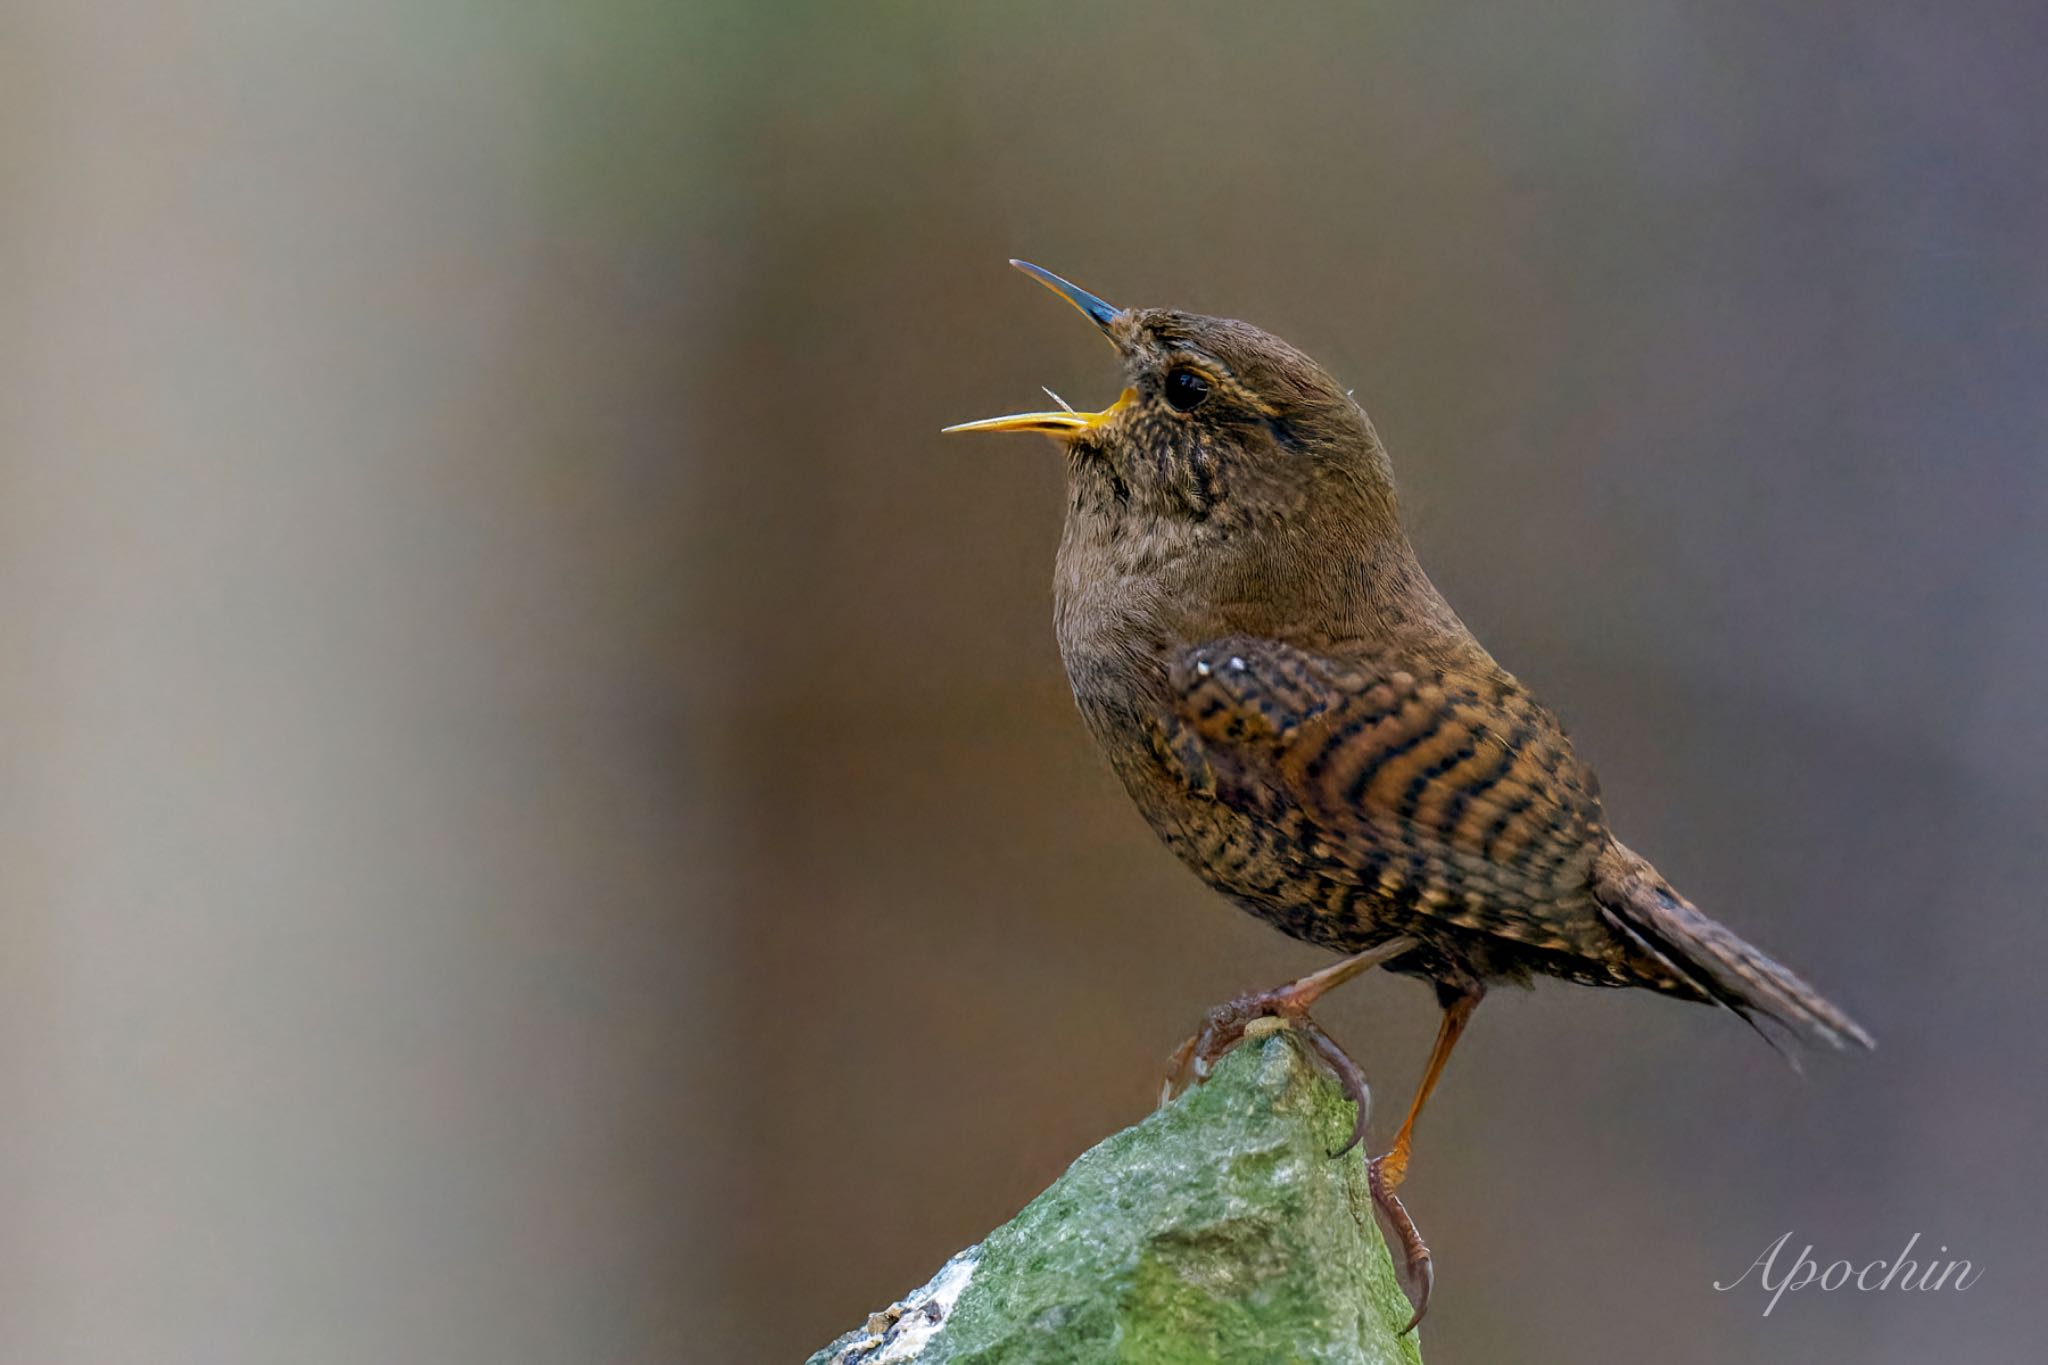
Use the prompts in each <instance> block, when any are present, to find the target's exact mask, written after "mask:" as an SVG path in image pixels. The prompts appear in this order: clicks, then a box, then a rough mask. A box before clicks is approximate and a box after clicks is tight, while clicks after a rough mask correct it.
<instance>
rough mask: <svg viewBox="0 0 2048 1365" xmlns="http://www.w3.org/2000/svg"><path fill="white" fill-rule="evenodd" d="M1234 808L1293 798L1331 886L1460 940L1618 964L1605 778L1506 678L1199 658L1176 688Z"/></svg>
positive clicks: (1280, 654) (1236, 652) (1233, 654)
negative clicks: (1357, 891) (1267, 798)
mask: <svg viewBox="0 0 2048 1365" xmlns="http://www.w3.org/2000/svg"><path fill="white" fill-rule="evenodd" d="M1170 678H1171V682H1172V687H1173V693H1174V697H1175V702H1176V707H1177V710H1178V719H1179V721H1180V725H1181V727H1182V728H1183V730H1184V731H1191V732H1192V734H1193V737H1194V739H1195V741H1196V742H1198V743H1199V744H1200V745H1201V747H1202V749H1203V751H1204V754H1205V757H1206V758H1207V760H1208V765H1209V767H1210V769H1211V770H1212V771H1213V776H1214V781H1215V783H1216V786H1217V796H1218V799H1222V800H1232V799H1240V800H1245V801H1253V800H1255V797H1254V794H1255V793H1257V792H1261V791H1266V792H1272V791H1277V792H1278V793H1279V794H1280V796H1281V797H1282V799H1283V800H1284V801H1286V802H1287V803H1288V804H1290V805H1291V806H1292V807H1293V808H1294V809H1296V810H1298V811H1299V812H1301V814H1302V815H1303V816H1305V817H1306V819H1307V821H1308V823H1309V825H1310V826H1311V827H1312V836H1313V837H1312V838H1311V839H1310V840H1309V841H1308V842H1309V846H1308V847H1307V848H1305V849H1304V850H1303V855H1302V856H1303V857H1304V858H1309V859H1313V862H1314V864H1315V869H1316V871H1317V873H1318V874H1319V875H1321V876H1324V877H1328V878H1333V879H1336V880H1339V881H1347V882H1349V883H1351V884H1353V885H1356V886H1359V887H1361V888H1365V889H1366V890H1368V891H1370V892H1372V893H1374V894H1375V895H1376V896H1377V897H1378V898H1379V899H1380V900H1381V901H1382V902H1384V903H1387V904H1390V905H1392V906H1394V907H1396V908H1399V909H1402V910H1409V911H1413V912H1415V913H1418V914H1420V915H1423V916H1426V917H1428V918H1429V919H1434V920H1437V921H1440V922H1443V923H1446V924H1450V925H1456V926H1458V927H1459V928H1463V929H1467V930H1472V931H1478V932H1481V933H1486V934H1492V935H1497V936H1500V937H1503V938H1507V939H1512V940H1515V941H1516V942H1518V943H1520V944H1523V945H1525V946H1527V947H1530V948H1536V949H1540V950H1545V951H1551V952H1558V953H1563V954H1566V955H1569V956H1572V957H1581V958H1583V957H1593V958H1599V959H1608V958H1611V957H1612V956H1613V954H1614V951H1615V946H1616V945H1615V941H1614V931H1613V929H1612V928H1611V926H1609V925H1608V924H1607V923H1606V921H1605V920H1604V918H1603V917H1602V915H1601V913H1600V910H1599V908H1598V906H1597V905H1596V904H1595V903H1594V901H1593V898H1592V895H1591V893H1590V890H1589V883H1590V880H1591V870H1592V865H1593V860H1594V858H1595V857H1596V856H1597V854H1598V853H1599V851H1600V850H1601V848H1603V847H1604V846H1605V845H1606V843H1607V836H1606V834H1605V832H1604V830H1603V827H1602V822H1601V811H1600V798H1599V793H1598V790H1597V786H1596V784H1595V782H1594V780H1593V776H1592V774H1591V773H1590V772H1589V771H1587V770H1586V769H1585V768H1584V767H1583V766H1582V765H1581V764H1580V763H1579V762H1578V760H1577V758H1576V757H1574V755H1573V754H1572V751H1571V744H1570V742H1569V741H1568V740H1567V739H1566V738H1565V735H1564V731H1563V728H1562V727H1561V726H1560V725H1559V724H1558V722H1557V720H1556V718H1555V717H1553V716H1552V715H1551V714H1550V713H1549V712H1547V711H1545V710H1544V709H1543V708H1542V707H1541V706H1540V705H1538V704H1537V703H1536V702H1535V701H1534V700H1533V699H1532V698H1531V697H1529V695H1528V694H1527V693H1526V692H1524V691H1523V690H1522V689H1521V688H1520V687H1519V686H1518V685H1516V684H1515V683H1514V681H1513V680H1512V679H1510V678H1507V677H1506V675H1505V674H1497V675H1496V676H1495V677H1491V678H1483V679H1474V678H1467V677H1463V676H1457V675H1451V674H1446V673H1443V672H1440V671H1437V670H1433V669H1430V668H1426V667H1418V666H1413V665H1409V666H1395V665H1393V664H1391V663H1374V662H1371V661H1361V660H1358V659H1338V658H1333V657H1329V656H1324V655H1320V654H1314V653H1310V652H1308V651H1305V650H1299V649H1295V648H1293V647H1291V646H1288V645H1283V644H1279V643H1276V642H1274V641H1270V640H1261V639H1255V638H1250V637H1232V638H1226V639H1222V640H1216V641H1212V642H1210V643H1207V644H1204V645H1200V646H1197V647H1195V648H1193V649H1190V650H1187V651H1185V652H1184V653H1183V654H1182V655H1181V656H1180V657H1179V658H1177V659H1176V660H1175V661H1174V663H1173V665H1172V668H1171V670H1170Z"/></svg>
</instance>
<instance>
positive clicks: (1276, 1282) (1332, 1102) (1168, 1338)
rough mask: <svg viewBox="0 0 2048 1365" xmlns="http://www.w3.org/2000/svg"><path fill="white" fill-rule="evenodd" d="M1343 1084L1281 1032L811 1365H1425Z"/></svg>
mask: <svg viewBox="0 0 2048 1365" xmlns="http://www.w3.org/2000/svg"><path fill="white" fill-rule="evenodd" d="M1351 1121H1352V1110H1351V1105H1350V1104H1349V1102H1348V1101H1346V1100H1345V1098H1344V1096H1343V1094H1342V1092H1341V1091H1339V1090H1338V1088H1337V1086H1336V1084H1335V1083H1334V1082H1333V1081H1331V1080H1330V1079H1328V1078H1327V1077H1326V1076H1324V1075H1323V1074H1322V1072H1321V1071H1319V1070H1318V1069H1317V1068H1316V1067H1315V1065H1314V1064H1313V1063H1312V1062H1310V1061H1309V1059H1308V1058H1307V1056H1306V1055H1305V1054H1304V1053H1303V1052H1302V1050H1301V1048H1300V1045H1299V1044H1298V1043H1297V1042H1296V1041H1295V1039H1294V1036H1293V1035H1292V1034H1291V1033H1289V1032H1287V1031H1285V1030H1281V1031H1278V1032H1275V1033H1272V1034H1270V1035H1268V1036H1266V1037H1263V1038H1260V1039H1256V1040H1254V1041H1250V1042H1247V1043H1245V1044H1244V1045H1243V1046H1241V1047H1239V1048H1237V1049H1236V1050H1235V1051H1233V1052H1231V1053H1230V1054H1229V1055H1228V1056H1226V1057H1225V1058H1224V1059H1223V1061H1222V1062H1221V1063H1220V1064H1219V1065H1218V1066H1217V1068H1216V1072H1215V1075H1214V1076H1212V1077H1211V1078H1210V1080H1209V1082H1208V1083H1207V1084H1206V1085H1201V1086H1197V1087H1195V1088H1193V1089H1192V1090H1190V1091H1188V1092H1187V1093H1186V1094H1184V1095H1182V1096H1180V1097H1179V1098H1178V1099H1176V1100H1174V1101H1173V1103H1171V1104H1169V1105H1167V1106H1166V1107H1165V1108H1163V1109H1161V1110H1160V1111H1159V1112H1157V1113H1155V1114H1153V1115H1152V1116H1151V1117H1150V1118H1148V1119H1146V1120H1145V1121H1144V1122H1142V1123H1140V1124H1137V1125H1136V1126H1135V1127H1131V1128H1127V1129H1125V1130H1124V1131H1123V1132H1121V1133H1118V1134H1117V1135H1116V1136H1114V1137H1112V1138H1110V1139H1108V1140H1107V1141H1105V1142H1103V1143H1102V1144H1100V1145H1099V1146H1097V1147H1095V1148H1094V1149H1093V1150H1091V1151H1089V1152H1087V1153H1086V1154H1084V1155H1083V1156H1082V1157H1081V1158H1080V1159H1079V1160H1078V1161H1076V1162H1075V1163H1074V1164H1073V1165H1072V1166H1071V1167H1069V1168H1068V1170H1067V1173H1066V1174H1065V1175H1063V1176H1061V1177H1060V1178H1059V1180H1057V1181H1056V1182H1054V1184H1053V1185H1052V1186H1051V1188H1049V1189H1047V1190H1046V1191H1045V1192H1044V1193H1043V1194H1041V1195H1039V1196H1038V1197H1037V1198H1036V1199H1034V1200H1032V1201H1031V1203H1030V1204H1028V1205H1026V1206H1025V1208H1024V1211H1023V1212H1022V1213H1020V1214H1018V1215H1017V1217H1016V1218H1015V1219H1013V1220H1012V1221H1010V1222H1009V1223H1006V1224H1005V1225H1003V1226H1002V1227H1000V1228H998V1229H996V1230H995V1231H994V1232H992V1233H990V1234H989V1236H988V1238H987V1239H986V1240H985V1241H983V1242H982V1243H981V1244H980V1245H979V1246H975V1247H970V1248H968V1249H967V1250H966V1251H963V1252H961V1253H960V1254H959V1255H958V1256H955V1257H954V1258H953V1259H952V1260H950V1261H948V1262H947V1263H946V1265H945V1266H944V1267H943V1268H941V1269H940V1271H939V1273H938V1274H937V1275H935V1276H934V1277H933V1278H932V1280H931V1282H930V1283H928V1284H926V1285H925V1286H924V1287H923V1288H921V1289H919V1290H918V1291H917V1292H915V1293H913V1294H911V1295H910V1296H908V1297H907V1298H905V1299H903V1300H902V1301H901V1302H899V1303H896V1304H893V1305H891V1306H890V1307H889V1308H888V1309H886V1310H884V1311H883V1312H881V1313H877V1314H875V1315H874V1316H873V1317H872V1318H870V1319H869V1320H868V1323H867V1326H866V1327H865V1328H862V1329H858V1330H856V1331H853V1332H849V1333H848V1334H847V1335H845V1336H844V1337H841V1338H840V1339H839V1340H838V1341H835V1342H833V1343H832V1345H830V1346H828V1347H826V1348H825V1349H824V1350H822V1351H820V1352H818V1353H817V1354H816V1355H814V1356H812V1357H811V1360H810V1365H902V1362H909V1361H915V1362H918V1365H939V1362H946V1363H947V1365H955V1363H964V1362H970V1361H972V1362H977V1363H981V1365H997V1362H1001V1363H1002V1365H1010V1363H1011V1362H1018V1363H1020V1365H1022V1363H1024V1362H1029V1363H1030V1365H1039V1363H1040V1362H1044V1365H1054V1363H1055V1362H1075V1363H1076V1365H1079V1363H1080V1362H1096V1361H1102V1362H1110V1361H1117V1362H1126V1361H1127V1362H1144V1363H1145V1365H1177V1362H1189V1363H1190V1365H1192V1363H1193V1362H1216V1361H1250V1362H1259V1363H1260V1365H1266V1363H1267V1362H1276V1363H1277V1362H1288V1361H1302V1362H1317V1363H1318V1365H1325V1363H1327V1365H1339V1363H1340V1362H1341V1365H1396V1363H1397V1362H1405V1363H1406V1365H1420V1361H1421V1356H1420V1354H1419V1353H1418V1351H1417V1347H1416V1340H1415V1334H1414V1333H1409V1334H1408V1335H1406V1336H1397V1335H1396V1334H1397V1333H1399V1332H1400V1330H1401V1328H1402V1327H1403V1326H1404V1325H1405V1324H1406V1323H1407V1321H1408V1316H1409V1305H1408V1300H1407V1298H1406V1297H1405V1296H1404V1295H1403V1294H1402V1292H1401V1287H1400V1285H1399V1283H1398V1281H1397V1280H1396V1279H1395V1276H1394V1269H1393V1264H1392V1262H1391V1260H1390V1259H1389V1258H1388V1255H1387V1249H1386V1244H1385V1243H1384V1242H1383V1241H1382V1240H1381V1237H1380V1232H1379V1228H1378V1226H1377V1225H1376V1224H1375V1223H1374V1221H1373V1213H1372V1198H1371V1195H1370V1193H1369V1191H1368V1189H1367V1186H1366V1174H1365V1161H1364V1158H1363V1157H1362V1156H1361V1155H1360V1154H1359V1153H1358V1152H1357V1151H1356V1150H1354V1151H1352V1152H1350V1153H1348V1154H1346V1155H1345V1156H1344V1157H1342V1158H1339V1159H1337V1160H1332V1159H1331V1158H1330V1155H1329V1153H1330V1152H1331V1151H1332V1150H1334V1149H1335V1148H1336V1147H1337V1146H1338V1145H1339V1144H1340V1143H1342V1142H1343V1141H1344V1140H1345V1139H1346V1138H1347V1137H1349V1135H1350V1132H1351Z"/></svg>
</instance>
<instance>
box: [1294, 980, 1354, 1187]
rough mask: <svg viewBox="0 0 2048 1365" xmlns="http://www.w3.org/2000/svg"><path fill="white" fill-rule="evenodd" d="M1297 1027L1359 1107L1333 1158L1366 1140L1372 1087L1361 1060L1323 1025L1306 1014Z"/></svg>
mask: <svg viewBox="0 0 2048 1365" xmlns="http://www.w3.org/2000/svg"><path fill="white" fill-rule="evenodd" d="M1294 1027H1295V1029H1296V1030H1297V1031H1298V1032H1299V1033H1300V1034H1301V1036H1302V1039H1303V1041H1305V1042H1306V1043H1307V1044H1308V1045H1309V1050H1310V1051H1312V1052H1314V1053H1315V1054H1316V1056H1317V1057H1319V1058H1321V1059H1322V1062H1323V1065H1325V1066H1327V1067H1329V1068H1330V1070H1331V1071H1333V1072H1335V1073H1336V1075H1337V1083H1338V1084H1339V1085H1341V1086H1343V1087H1344V1094H1345V1095H1346V1096H1347V1097H1348V1098H1349V1099H1350V1101H1351V1103H1352V1104H1353V1106H1355V1108H1356V1110H1357V1114H1358V1117H1357V1118H1356V1120H1354V1121H1353V1123H1352V1125H1351V1137H1350V1138H1349V1140H1347V1141H1346V1142H1345V1143H1344V1145H1343V1146H1342V1147H1339V1148H1338V1149H1337V1150H1336V1151H1334V1152H1332V1153H1330V1156H1331V1159H1332V1160H1334V1159H1335V1158H1337V1157H1340V1156H1343V1155H1344V1154H1345V1153H1346V1152H1348V1151H1350V1150H1351V1149H1352V1148H1353V1147H1356V1146H1357V1145H1358V1144H1359V1143H1361V1142H1364V1141H1365V1127H1366V1124H1368V1123H1370V1122H1371V1121H1372V1086H1371V1085H1369V1084H1368V1083H1367V1082H1366V1079H1365V1072H1364V1071H1363V1070H1361V1069H1360V1067H1359V1065H1358V1063H1357V1062H1354V1061H1352V1060H1351V1055H1350V1054H1349V1053H1347V1052H1345V1051H1344V1049H1343V1048H1341V1047H1339V1046H1337V1040H1336V1039H1335V1038H1332V1037H1331V1036H1330V1035H1329V1034H1327V1033H1325V1032H1323V1026H1322V1025H1321V1024H1318V1023H1317V1022H1316V1021H1315V1020H1313V1019H1311V1018H1309V1017H1308V1016H1307V1015H1306V1014H1304V1015H1301V1016H1300V1017H1299V1018H1297V1019H1295V1020H1294Z"/></svg>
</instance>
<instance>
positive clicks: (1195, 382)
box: [1166, 370, 1209, 412]
mask: <svg viewBox="0 0 2048 1365" xmlns="http://www.w3.org/2000/svg"><path fill="white" fill-rule="evenodd" d="M1208 400H1209V381H1208V380H1206V379H1204V378H1202V376H1200V375H1198V374H1196V373H1195V372H1194V371H1193V370H1174V371H1172V372H1171V373H1169V374H1168V375H1167V376H1166V404H1167V406H1168V407H1170V408H1172V409H1173V410H1174V411H1175V412H1193V411H1194V410H1195V409H1196V408H1199V407H1200V406H1202V404H1203V403H1206V402H1207V401H1208Z"/></svg>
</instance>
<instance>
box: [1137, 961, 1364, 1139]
mask: <svg viewBox="0 0 2048 1365" xmlns="http://www.w3.org/2000/svg"><path fill="white" fill-rule="evenodd" d="M1303 985H1304V983H1303V982H1300V981H1297V982H1294V983H1293V984H1291V985H1287V986H1282V987H1280V988H1279V989H1278V990H1271V991H1254V992H1253V993H1252V994H1250V995H1240V996H1238V997H1237V998H1236V999H1235V1000H1232V1001H1229V1002H1227V1003H1225V1004H1222V1005H1218V1006H1217V1007H1216V1008H1215V1009H1213V1010H1210V1011H1209V1013H1208V1014H1207V1015H1206V1016H1204V1018H1203V1020H1202V1027H1201V1029H1200V1030H1199V1031H1198V1032H1196V1034H1195V1035H1194V1036H1193V1037H1192V1038H1189V1039H1188V1040H1187V1041H1186V1042H1184V1043H1182V1044H1181V1045H1180V1046H1179V1047H1177V1048H1175V1049H1174V1050H1173V1055H1172V1056H1171V1057H1170V1058H1169V1059H1168V1061H1167V1073H1166V1084H1165V1086H1164V1087H1163V1088H1162V1089H1161V1091H1160V1095H1159V1102H1160V1103H1161V1104H1162V1105H1163V1104H1165V1103H1166V1102H1167V1101H1168V1100H1170V1099H1172V1098H1173V1097H1174V1096H1175V1095H1177V1094H1179V1093H1180V1092H1181V1091H1182V1090H1184V1089H1186V1088H1187V1087H1188V1086H1189V1085H1190V1084H1194V1085H1200V1084H1201V1083H1202V1082H1203V1081H1206V1080H1208V1079H1209V1075H1210V1073H1211V1072H1212V1071H1214V1070H1215V1067H1216V1063H1217V1062H1218V1061H1220V1060H1222V1058H1223V1055H1224V1054H1225V1053H1227V1052H1229V1051H1230V1050H1231V1049H1232V1048H1234V1047H1236V1046H1237V1045H1238V1044H1239V1043H1241V1042H1243V1041H1244V1040H1245V1039H1246V1038H1248V1037H1263V1036H1265V1035H1266V1034H1268V1033H1271V1032H1273V1031H1274V1030H1276V1029H1280V1028H1292V1029H1293V1030H1294V1031H1295V1032H1297V1033H1299V1034H1300V1035H1301V1040H1302V1042H1304V1043H1306V1044H1307V1045H1308V1050H1309V1051H1310V1052H1311V1053H1312V1054H1314V1056H1315V1057H1316V1059H1317V1060H1319V1061H1320V1062H1322V1064H1323V1065H1324V1066H1325V1067H1327V1068H1328V1069H1329V1070H1330V1072H1331V1074H1333V1075H1334V1076H1336V1078H1337V1083H1338V1084H1339V1085H1341V1086H1343V1087H1344V1094H1345V1096H1346V1097H1347V1098H1349V1099H1350V1101H1351V1103H1352V1104H1353V1105H1354V1106H1356V1108H1357V1112H1358V1118H1357V1121H1356V1122H1355V1123H1354V1124H1353V1125H1352V1128H1351V1136H1350V1138H1349V1139H1348V1140H1347V1141H1346V1142H1345V1143H1344V1145H1343V1146H1341V1147H1339V1148H1338V1149H1337V1150H1336V1151H1334V1152H1331V1153H1330V1155H1331V1156H1333V1157H1339V1156H1342V1155H1344V1154H1345V1153H1346V1152H1348V1151H1350V1150H1351V1149H1352V1148H1353V1147H1356V1146H1357V1145H1358V1144H1359V1143H1361V1142H1363V1141H1365V1125H1366V1122H1367V1120H1369V1119H1370V1118H1371V1117H1372V1087H1371V1086H1369V1085H1368V1084H1366V1079H1365V1072H1364V1071H1362V1070H1361V1069H1360V1068H1359V1065H1358V1063H1357V1062H1354V1061H1352V1060H1351V1058H1350V1056H1349V1055H1348V1054H1347V1053H1346V1052H1345V1051H1344V1049H1343V1048H1341V1047H1339V1046H1338V1045H1337V1040H1336V1039H1335V1038H1332V1037H1331V1036H1330V1035H1329V1034H1328V1033H1326V1032H1324V1031H1323V1026H1322V1025H1321V1024H1318V1023H1317V1022H1316V1021H1315V1020H1314V1019H1312V1018H1310V1017H1309V1012H1308V1007H1309V1004H1310V1003H1311V1002H1312V1001H1313V1000H1314V999H1315V997H1316V996H1317V995H1320V994H1321V991H1320V990H1317V991H1314V992H1312V993H1311V992H1309V991H1305V990H1303V989H1302V986H1303Z"/></svg>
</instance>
